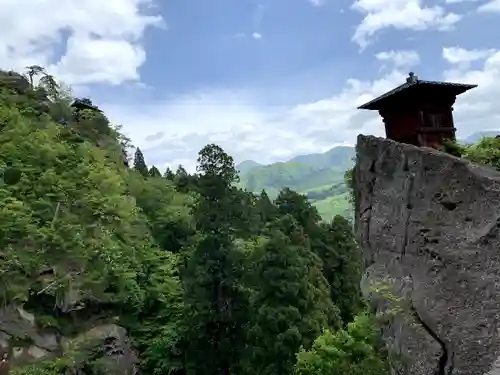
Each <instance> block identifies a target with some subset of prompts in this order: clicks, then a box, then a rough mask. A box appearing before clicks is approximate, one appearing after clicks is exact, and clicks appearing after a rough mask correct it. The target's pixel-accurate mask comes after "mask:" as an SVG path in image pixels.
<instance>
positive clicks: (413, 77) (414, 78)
mask: <svg viewBox="0 0 500 375" xmlns="http://www.w3.org/2000/svg"><path fill="white" fill-rule="evenodd" d="M406 82H407V83H417V82H418V76H416V75H415V73H413V72H410V73H408V78H406Z"/></svg>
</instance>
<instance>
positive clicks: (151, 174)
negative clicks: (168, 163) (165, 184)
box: [148, 165, 161, 177]
mask: <svg viewBox="0 0 500 375" xmlns="http://www.w3.org/2000/svg"><path fill="white" fill-rule="evenodd" d="M148 175H149V177H161V173H160V171H159V170H158V168H156V167H155V166H154V165H153V166H152V167H151V168H150V169H149V171H148Z"/></svg>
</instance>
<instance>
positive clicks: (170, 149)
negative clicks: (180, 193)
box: [103, 47, 500, 170]
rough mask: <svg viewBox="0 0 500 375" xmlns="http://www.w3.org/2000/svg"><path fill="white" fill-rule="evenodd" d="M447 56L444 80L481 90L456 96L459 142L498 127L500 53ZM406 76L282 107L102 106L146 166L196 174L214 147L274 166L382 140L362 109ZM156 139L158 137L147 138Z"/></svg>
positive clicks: (453, 51) (231, 99)
mask: <svg viewBox="0 0 500 375" xmlns="http://www.w3.org/2000/svg"><path fill="white" fill-rule="evenodd" d="M406 52H408V51H406ZM403 55H404V53H402V52H401V51H399V52H398V51H394V52H393V53H387V56H391V57H387V58H393V57H394V59H396V60H397V59H398V58H396V57H395V56H403ZM479 55H480V56H479ZM383 56H386V55H383ZM472 57H474V60H475V61H476V63H478V64H479V65H480V68H478V69H477V70H469V69H468V68H467V67H466V66H465V65H464V64H463V62H464V61H471V60H472V59H473V58H472ZM443 58H444V59H445V60H447V61H451V62H450V65H449V69H447V70H446V71H445V72H444V73H443V76H442V78H443V79H444V80H448V81H453V82H464V83H471V84H478V85H479V87H477V88H475V89H473V90H470V91H469V92H467V93H465V94H463V95H461V96H459V97H458V99H457V103H456V104H455V111H454V116H455V124H456V126H457V128H458V135H459V137H463V136H467V135H469V134H471V133H473V132H476V131H480V130H485V129H491V128H500V108H499V107H498V105H497V103H496V101H497V99H496V98H498V97H499V96H500V86H498V85H497V82H500V51H496V50H488V54H486V53H484V54H482V53H479V52H478V51H477V50H476V51H474V50H472V51H467V50H463V49H460V48H458V47H449V48H444V49H443ZM409 60H411V59H409ZM413 61H414V62H415V61H416V60H413ZM406 76H407V72H406V71H403V70H400V69H399V68H397V67H396V68H395V69H393V70H391V71H389V72H388V73H385V74H382V75H381V76H380V77H379V78H377V79H375V80H373V81H361V80H358V79H354V78H350V79H347V80H346V82H345V85H344V87H343V88H342V89H341V90H340V91H338V92H337V93H335V94H333V95H332V96H330V97H327V98H325V99H322V100H318V101H315V102H311V103H303V104H299V105H296V106H292V107H285V108H283V107H268V106H265V105H263V104H262V103H260V101H259V98H258V97H256V96H255V95H251V94H249V93H247V92H234V91H210V92H202V93H195V94H192V95H188V96H185V97H182V98H179V99H177V100H175V101H169V102H165V103H162V104H159V105H151V106H139V107H134V106H128V105H125V106H120V105H104V106H103V107H104V109H105V111H106V113H108V114H109V116H110V118H111V119H112V120H114V121H116V122H117V123H121V124H123V125H124V129H125V131H126V133H127V134H128V135H130V136H131V137H132V139H133V140H134V141H135V143H136V144H137V145H138V146H140V147H141V149H142V150H143V151H144V153H145V156H146V159H147V162H148V163H152V164H155V165H157V166H158V167H160V168H164V167H165V166H166V165H168V164H170V165H171V166H173V167H176V166H177V165H178V164H184V165H185V166H186V167H187V168H188V169H190V170H194V165H195V161H196V154H197V152H198V151H199V150H200V149H201V148H202V147H203V146H204V145H206V144H208V143H211V142H215V143H218V144H220V145H221V146H222V147H223V148H224V149H225V150H226V151H227V152H228V153H229V154H231V155H233V156H234V157H235V159H236V161H237V162H240V161H243V160H246V159H253V160H256V161H258V162H261V163H269V162H273V161H279V160H287V159H288V158H290V157H293V156H295V155H297V154H304V153H312V152H321V151H325V150H327V149H328V148H330V147H332V146H334V145H338V144H346V143H347V144H353V143H354V142H355V141H356V136H357V135H358V134H359V133H363V134H374V135H378V136H383V135H384V126H383V124H382V121H381V119H380V118H379V116H378V113H376V112H374V111H367V110H358V109H357V107H358V106H359V105H361V104H363V103H364V102H367V101H369V100H371V99H373V98H374V97H376V96H378V95H380V94H382V93H384V92H386V91H388V90H390V89H392V88H394V87H396V86H398V85H400V84H401V83H403V82H405V79H406ZM421 78H423V79H425V78H426V77H421ZM152 134H154V135H155V137H149V139H148V140H146V139H144V138H145V137H146V136H147V135H152ZM153 138H155V139H153Z"/></svg>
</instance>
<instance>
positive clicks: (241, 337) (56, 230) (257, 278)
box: [0, 68, 385, 375]
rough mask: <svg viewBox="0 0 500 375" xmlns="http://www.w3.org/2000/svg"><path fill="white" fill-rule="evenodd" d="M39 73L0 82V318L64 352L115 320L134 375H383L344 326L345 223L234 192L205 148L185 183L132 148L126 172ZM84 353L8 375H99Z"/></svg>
mask: <svg viewBox="0 0 500 375" xmlns="http://www.w3.org/2000/svg"><path fill="white" fill-rule="evenodd" d="M42 72H43V70H39V69H35V68H32V69H30V70H29V72H28V79H25V78H23V77H22V76H21V75H17V74H15V73H2V74H0V175H1V176H2V179H1V180H0V303H2V305H23V307H24V308H25V309H26V310H28V311H30V312H32V313H33V314H34V315H35V316H36V321H37V324H38V325H39V327H40V329H44V328H49V327H50V329H51V330H56V331H57V332H58V333H59V334H60V335H63V336H65V337H69V338H72V337H76V336H78V335H80V334H82V333H84V332H85V331H86V330H88V329H89V328H91V327H92V326H93V324H95V323H96V322H97V321H100V322H102V321H106V320H107V319H114V320H113V321H116V319H118V323H119V324H121V325H122V326H123V327H125V328H126V329H127V331H128V333H129V335H130V337H131V339H132V341H133V345H134V348H135V349H136V351H137V353H138V357H139V359H140V362H139V366H140V371H141V372H140V373H141V374H143V375H153V374H154V375H163V374H179V375H181V374H182V375H184V374H207V375H208V374H210V375H212V374H214V375H215V374H223V375H229V374H245V375H246V374H255V373H259V374H281V375H286V374H293V373H295V372H298V373H301V374H302V373H304V374H305V373H306V372H307V373H308V374H312V373H322V371H323V369H327V368H336V369H337V370H335V371H337V372H336V373H342V374H346V375H349V374H358V373H360V372H361V371H363V370H364V371H365V372H366V373H367V374H370V373H374V372H373V371H375V369H379V370H380V371H379V372H378V374H383V373H384V372H383V371H385V367H383V363H384V362H383V359H382V357H380V355H382V354H380V355H379V351H378V348H379V343H378V342H377V340H376V339H375V337H376V335H375V333H376V331H375V328H374V327H375V325H374V324H373V322H371V321H368V320H367V319H368V318H367V317H366V316H365V315H363V314H361V315H359V316H358V318H355V317H356V315H357V314H359V313H360V311H361V309H362V307H363V306H362V303H361V298H360V291H359V286H358V285H359V279H360V275H361V258H360V252H359V249H358V247H357V246H356V243H355V241H354V238H353V235H352V232H351V224H350V223H349V221H348V220H346V219H345V218H343V217H341V216H336V217H335V218H334V219H333V220H332V221H329V222H321V219H320V215H319V214H318V211H317V210H316V208H315V207H314V206H313V205H312V204H311V202H310V201H308V199H307V197H306V196H304V195H301V194H298V193H296V192H295V191H293V190H291V189H283V190H281V191H280V192H279V193H278V194H277V196H276V199H275V200H274V201H272V200H271V199H270V198H269V196H268V195H267V194H266V192H261V193H259V195H255V194H252V193H249V192H246V191H243V190H241V189H240V188H238V187H237V186H238V185H237V180H238V176H237V170H236V168H235V166H234V163H233V160H232V158H231V157H230V156H229V155H227V154H226V153H225V152H224V151H223V150H222V149H221V148H220V147H218V146H216V145H207V146H206V147H204V148H203V149H202V150H201V151H200V153H199V159H198V170H197V173H195V174H189V173H188V172H187V171H186V170H185V169H184V168H183V167H182V166H179V167H178V168H177V170H176V171H175V172H173V171H172V170H170V169H168V170H167V171H166V172H165V174H164V175H163V176H162V175H161V173H160V172H159V171H158V169H157V168H156V167H154V166H150V167H149V168H148V166H147V165H146V162H145V160H144V155H142V152H141V151H140V150H139V149H137V151H136V154H135V158H134V163H133V166H132V167H131V168H128V167H126V164H127V161H126V158H124V149H125V148H126V147H128V146H129V141H128V140H127V139H126V138H125V137H124V136H123V135H121V134H120V132H119V128H117V127H114V126H112V125H111V124H110V122H109V121H108V119H107V118H106V116H105V115H104V114H103V113H102V112H101V111H100V110H99V109H98V108H97V107H96V106H95V105H93V104H92V102H91V101H90V100H89V99H82V100H80V101H79V102H78V103H77V105H73V106H71V105H70V104H71V100H68V98H70V94H69V93H68V92H66V91H64V90H62V89H61V88H60V86H59V85H57V84H56V83H55V82H53V80H52V81H50V80H49V79H45V80H44V81H40V84H39V85H36V84H35V82H34V81H33V77H35V76H36V75H37V74H42ZM49 81H50V82H49ZM44 82H45V83H44ZM44 84H45V85H46V86H47V87H49V86H50V90H49V89H48V88H47V87H45V86H43V85H44ZM49 84H50V85H49ZM63 91H64V92H63ZM273 198H274V197H273ZM354 319H355V320H354ZM353 320H354V321H355V323H354V325H352V324H351V325H347V323H349V322H351V321H353ZM346 327H347V328H346ZM345 329H347V330H346V331H345ZM91 349H92V348H91ZM94 349H95V348H93V349H92V350H90V349H89V350H90V354H88V355H86V356H85V360H83V359H82V360H75V359H74V358H76V357H73V356H69V355H66V356H65V357H63V358H61V359H59V360H55V361H54V360H52V361H43V362H40V363H39V364H35V365H34V366H29V367H20V368H16V369H15V374H17V375H29V374H38V375H56V374H68V373H70V372H67V370H68V368H69V367H71V366H73V365H74V366H80V367H78V369H79V371H80V372H76V370H75V372H71V373H82V374H83V373H84V374H87V373H89V374H90V373H92V374H94V373H99V374H100V373H102V372H95V371H97V370H95V368H96V366H97V364H96V363H95V362H93V361H94V359H93V358H97V357H96V356H95V353H94V351H93V350H94ZM332 350H336V351H342V353H343V354H342V355H341V358H337V357H335V356H333V357H332V356H331V355H329V354H328V353H327V354H328V355H326V354H324V353H323V351H327V352H330V351H332ZM297 353H300V354H299V357H298V362H297V357H296V355H297ZM78 358H79V357H78ZM316 362H321V363H322V366H323V367H318V366H317V365H316V364H315V363H316ZM82 366H83V367H82ZM328 366H330V367H328ZM332 366H333V367H332ZM83 368H86V369H89V370H88V371H90V372H85V371H87V370H85V371H84V370H82V369H83ZM341 370H342V372H338V371H341ZM82 371H83V372H82ZM99 371H101V370H99ZM370 371H372V372H370ZM331 373H335V372H331ZM325 374H326V372H325Z"/></svg>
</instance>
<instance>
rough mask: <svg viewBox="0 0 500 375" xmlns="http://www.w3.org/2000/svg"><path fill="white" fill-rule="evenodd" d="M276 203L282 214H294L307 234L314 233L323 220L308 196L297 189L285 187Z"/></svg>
mask: <svg viewBox="0 0 500 375" xmlns="http://www.w3.org/2000/svg"><path fill="white" fill-rule="evenodd" d="M274 204H275V205H276V206H277V208H278V213H279V214H280V215H287V214H288V215H292V217H293V218H294V219H295V220H296V221H297V223H299V225H300V226H301V227H302V228H304V231H305V233H306V234H307V235H309V236H311V235H313V234H314V232H315V230H316V229H317V227H318V224H319V222H320V220H321V216H319V214H318V210H317V209H316V207H314V206H313V205H312V204H311V202H309V201H308V199H307V197H306V196H305V195H302V194H298V193H296V192H295V191H293V190H291V189H289V188H285V189H283V190H282V191H281V192H280V193H279V194H278V197H277V198H276V200H275V201H274Z"/></svg>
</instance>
